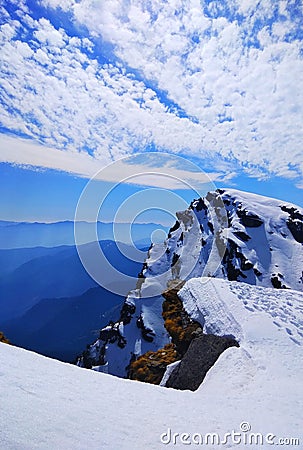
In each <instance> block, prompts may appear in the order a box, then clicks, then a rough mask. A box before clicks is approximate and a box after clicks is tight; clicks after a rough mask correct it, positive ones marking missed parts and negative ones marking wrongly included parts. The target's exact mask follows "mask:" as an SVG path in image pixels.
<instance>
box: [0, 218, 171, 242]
mask: <svg viewBox="0 0 303 450" xmlns="http://www.w3.org/2000/svg"><path fill="white" fill-rule="evenodd" d="M130 228H131V236H132V240H133V241H134V242H137V241H140V240H142V239H144V241H145V242H148V238H149V237H150V236H151V234H152V232H153V231H155V230H157V229H161V230H164V231H165V232H166V231H167V227H164V226H162V225H159V224H154V223H151V224H132V225H131V227H130V224H127V223H121V224H115V226H114V228H113V224H112V223H102V222H98V224H97V233H98V239H99V240H113V241H117V240H118V241H121V242H124V243H128V244H129V242H130V241H129V234H130V233H129V232H130ZM93 230H94V225H92V224H91V223H87V222H79V223H78V231H79V234H80V235H81V239H82V242H81V243H83V244H84V243H88V242H92V241H93V240H95V239H94V236H92V234H93ZM149 243H150V242H148V245H149ZM74 244H75V240H74V222H72V221H65V222H55V223H38V222H34V223H29V222H5V221H1V222H0V249H13V248H33V247H57V246H61V245H74Z"/></svg>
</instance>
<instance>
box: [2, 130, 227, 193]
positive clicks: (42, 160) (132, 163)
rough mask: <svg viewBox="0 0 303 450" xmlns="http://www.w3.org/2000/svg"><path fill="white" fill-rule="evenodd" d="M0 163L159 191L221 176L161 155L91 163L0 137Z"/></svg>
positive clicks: (85, 156)
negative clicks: (62, 172)
mask: <svg viewBox="0 0 303 450" xmlns="http://www.w3.org/2000/svg"><path fill="white" fill-rule="evenodd" d="M136 156H137V155H136ZM172 158H174V157H172ZM159 161H160V162H161V163H160V164H159ZM180 161H182V166H183V167H182V168H180V167H176V163H179V164H180ZM0 162H5V163H10V164H13V165H18V166H21V167H22V166H24V167H28V166H33V167H36V168H40V169H47V168H48V169H55V170H60V171H64V172H68V173H71V174H77V175H78V176H80V177H83V178H93V177H94V178H95V179H96V180H102V181H107V182H111V183H120V182H125V183H128V184H135V185H141V186H152V187H159V188H163V189H201V188H203V187H204V186H205V185H210V184H212V183H213V182H215V181H216V180H220V181H221V180H222V178H224V176H225V175H224V174H223V173H221V172H212V173H207V174H206V173H205V172H203V171H202V170H198V167H196V166H193V165H192V163H190V162H187V161H186V160H185V159H183V158H182V159H179V158H178V159H176V160H175V159H172V160H171V159H170V157H169V156H167V158H166V157H165V156H164V155H163V154H162V153H161V154H158V153H149V154H148V155H144V154H142V158H141V159H140V161H139V160H138V162H137V160H136V159H131V160H129V159H128V158H127V159H120V160H117V161H115V162H114V163H112V161H110V160H108V159H106V158H99V159H95V158H93V157H92V156H90V155H88V154H87V153H85V152H82V153H78V152H76V151H72V150H68V151H66V150H60V149H56V148H51V147H46V146H44V145H40V144H39V143H37V142H33V141H31V140H28V139H21V138H14V137H9V136H6V135H1V134H0ZM193 168H194V169H195V170H194V171H193ZM228 178H229V177H228Z"/></svg>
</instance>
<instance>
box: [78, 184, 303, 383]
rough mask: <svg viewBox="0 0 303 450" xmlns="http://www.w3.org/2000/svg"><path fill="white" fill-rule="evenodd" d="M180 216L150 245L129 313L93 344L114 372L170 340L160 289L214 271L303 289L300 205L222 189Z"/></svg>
mask: <svg viewBox="0 0 303 450" xmlns="http://www.w3.org/2000/svg"><path fill="white" fill-rule="evenodd" d="M176 216H177V218H178V220H177V222H176V224H175V226H174V227H172V228H171V229H170V231H169V234H168V237H167V239H166V240H165V241H164V242H163V243H159V244H155V245H153V246H152V247H151V249H150V250H149V253H148V258H147V260H146V262H145V264H144V266H143V269H142V272H141V274H140V278H139V282H138V285H137V289H135V290H133V291H132V292H130V294H129V295H128V297H127V299H126V302H125V306H126V307H127V308H128V309H129V314H128V319H127V320H124V318H122V317H121V320H119V322H117V323H116V324H115V325H114V326H112V330H111V333H110V334H107V333H105V334H104V336H105V337H107V336H109V335H110V337H111V339H110V340H109V339H105V340H103V339H98V340H97V341H96V342H95V343H93V344H92V346H91V347H90V349H89V354H90V358H91V359H93V360H94V364H93V365H99V364H102V363H103V362H106V363H107V369H106V370H108V372H109V373H112V374H114V375H118V376H121V377H125V376H126V374H127V366H128V365H129V363H130V360H131V358H133V357H137V356H139V355H141V354H143V353H145V352H147V351H149V350H151V351H156V350H158V349H159V348H162V347H164V345H165V344H167V343H168V342H170V338H169V336H168V334H167V332H166V329H165V328H164V323H163V319H162V303H163V297H162V295H161V293H162V292H163V291H165V290H166V289H167V288H168V287H170V286H171V285H172V283H174V282H175V281H176V280H188V279H191V278H193V277H201V276H213V277H216V278H223V279H228V280H230V281H232V280H235V281H238V282H241V284H244V283H245V284H244V286H246V285H247V286H250V285H254V286H260V287H268V288H273V287H286V288H290V289H295V290H299V291H302V289H303V284H302V282H303V272H302V270H303V245H302V242H303V211H302V210H301V209H300V208H299V207H297V206H295V205H290V204H286V203H285V202H282V201H280V200H276V199H272V198H267V197H263V196H260V195H256V194H250V193H246V192H241V191H237V190H233V189H220V190H217V191H214V192H209V193H208V194H207V195H206V197H205V198H203V199H202V198H201V199H198V200H195V201H193V202H192V204H191V205H190V207H189V208H188V209H187V210H185V211H181V212H177V213H176ZM138 324H139V325H140V326H138ZM146 334H148V335H149V336H150V339H146ZM80 364H82V362H80Z"/></svg>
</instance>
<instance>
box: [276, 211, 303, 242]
mask: <svg viewBox="0 0 303 450" xmlns="http://www.w3.org/2000/svg"><path fill="white" fill-rule="evenodd" d="M281 210H282V211H284V212H287V213H288V214H289V218H288V219H287V221H286V225H287V226H288V229H289V231H290V232H291V234H292V235H293V238H294V239H295V240H296V241H297V242H299V243H300V244H302V243H303V215H302V214H301V213H300V211H299V210H298V209H297V208H295V207H294V206H287V205H282V206H281Z"/></svg>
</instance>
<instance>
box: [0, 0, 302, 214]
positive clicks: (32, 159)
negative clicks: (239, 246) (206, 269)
mask: <svg viewBox="0 0 303 450" xmlns="http://www.w3.org/2000/svg"><path fill="white" fill-rule="evenodd" d="M302 30H303V6H302V2H301V1H293V0H292V1H291V0H286V1H284V0H280V1H278V0H261V1H260V2H255V1H252V0H241V1H240V0H234V1H231V0H229V1H220V2H216V1H206V0H205V1H197V0H183V1H179V0H175V1H171V2H166V1H161V0H159V1H153V2H149V1H137V0H131V1H122V0H111V1H108V2H104V1H101V0H83V1H80V2H79V1H77V0H60V1H59V0H40V1H26V0H18V1H17V0H16V1H15V0H14V1H9V2H7V1H5V0H4V1H3V2H2V3H1V6H0V42H1V52H0V60H1V64H0V72H1V84H0V176H1V178H0V180H1V181H0V183H1V199H0V208H1V209H0V210H1V214H0V219H2V220H17V221H19V220H30V221H33V220H37V221H56V220H71V219H73V217H74V214H75V208H76V205H77V202H78V200H79V197H80V194H81V192H82V190H83V188H84V187H85V185H86V183H87V182H88V180H89V179H90V178H91V177H92V176H93V175H94V174H95V173H96V172H97V171H98V170H101V171H102V170H104V168H105V167H107V166H108V165H109V164H112V163H114V162H115V161H119V160H120V158H123V157H130V156H132V155H136V154H137V153H143V154H145V155H148V154H150V153H151V152H156V154H159V153H160V152H167V153H169V154H170V155H172V156H175V157H176V158H178V157H182V158H185V159H186V160H187V161H191V162H193V163H194V164H195V165H197V166H198V168H199V170H201V173H202V174H203V173H207V174H208V177H209V180H210V182H209V183H207V186H210V185H211V186H213V187H222V186H227V187H228V186H230V187H233V188H238V189H241V190H247V191H251V192H256V193H260V194H263V195H268V196H274V197H277V198H281V199H283V200H288V201H289V202H293V203H296V204H299V205H301V206H303V200H302V188H303V181H302V172H303V152H302V142H303V128H302V124H301V122H302V117H303V51H302V37H303V32H302ZM146 158H148V156H146V157H143V158H142V159H141V160H140V161H139V160H136V164H139V165H140V164H141V165H142V171H143V173H145V171H146V167H147V166H148V165H149V167H152V166H153V165H155V166H157V158H153V159H152V160H148V159H146ZM180 165H181V166H182V163H181V164H179V163H178V159H176V160H174V163H173V162H171V163H170V167H169V174H170V175H169V174H168V175H169V176H171V173H172V170H175V173H176V176H177V177H183V179H184V180H188V179H191V178H192V169H191V168H190V167H188V168H187V169H184V168H182V170H183V172H182V173H181V171H180V167H179V166H180ZM172 166H173V167H172ZM185 166H186V164H185ZM114 167H117V166H114ZM119 167H120V166H119ZM123 167H124V168H125V166H123ZM123 167H122V166H121V167H120V169H121V170H117V173H116V176H114V175H113V174H111V175H110V176H109V174H108V173H106V174H105V172H102V174H103V175H102V176H100V177H99V178H98V181H96V184H98V186H102V187H101V188H100V189H101V190H105V191H108V190H110V188H111V186H113V185H115V184H116V183H117V182H119V183H121V181H122V179H123V177H122V174H123ZM165 167H166V170H168V166H165ZM186 171H187V172H188V173H186ZM126 172H127V171H126ZM169 176H168V178H169ZM194 178H195V177H194ZM202 178H203V176H202ZM170 180H171V179H170ZM141 181H142V180H141ZM166 181H167V180H166ZM142 183H143V184H144V190H145V194H144V195H147V194H146V192H147V191H146V189H147V188H148V186H149V181H148V177H147V179H146V180H145V181H144V182H143V181H142ZM202 184H203V183H202ZM150 185H151V187H153V188H155V187H156V183H155V181H154V180H151V184H150ZM205 186H206V185H205ZM205 186H203V188H202V190H203V189H204V188H205ZM160 188H161V189H164V190H166V191H169V190H171V191H173V192H174V193H176V195H179V196H181V198H182V199H183V202H189V201H190V200H191V197H192V196H193V194H194V193H193V192H192V191H191V190H190V189H187V190H185V189H180V186H177V185H176V184H174V183H171V182H167V183H164V184H163V183H162V185H161V183H160ZM138 192H140V189H139V188H138V186H136V183H129V184H127V185H125V184H123V186H122V187H119V188H116V190H115V192H114V193H113V194H112V197H111V201H109V200H108V201H107V203H106V204H104V208H103V211H102V219H104V220H110V219H111V217H112V214H113V210H116V209H117V208H118V207H119V204H120V203H121V202H122V200H123V199H125V198H127V197H132V196H133V195H135V194H136V195H137V193H138ZM162 192H164V191H162ZM148 195H149V196H150V198H151V197H152V195H153V194H152V191H151V192H150V194H148ZM167 195H168V194H167ZM161 196H162V194H159V193H156V192H154V197H155V198H160V197H161ZM134 198H136V197H134ZM163 198H164V197H163ZM168 198H169V200H168V202H169V203H170V207H169V208H168V209H169V212H168V213H163V212H162V213H161V212H159V211H158V212H156V211H155V210H153V212H149V213H148V212H146V213H144V215H143V216H142V215H141V217H140V220H142V221H144V220H146V221H147V220H152V219H153V220H154V221H162V222H167V221H169V220H170V219H169V218H168V216H169V215H171V214H172V211H173V208H174V207H175V208H178V207H179V206H180V205H181V204H182V201H181V200H178V198H177V197H175V199H173V198H171V199H170V197H168ZM151 204H152V202H151V203H150V205H151ZM113 205H115V206H114V207H113ZM134 205H135V201H133V203H132V204H130V203H129V204H128V206H127V207H126V209H125V211H124V212H123V213H121V217H120V220H128V217H127V216H128V214H127V213H129V218H131V217H133V215H134V214H135V211H136V207H135V206H134ZM150 208H151V206H150ZM165 214H168V216H166V215H165Z"/></svg>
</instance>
